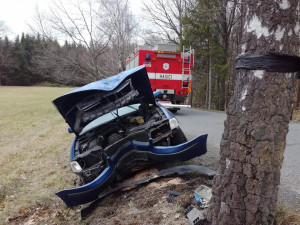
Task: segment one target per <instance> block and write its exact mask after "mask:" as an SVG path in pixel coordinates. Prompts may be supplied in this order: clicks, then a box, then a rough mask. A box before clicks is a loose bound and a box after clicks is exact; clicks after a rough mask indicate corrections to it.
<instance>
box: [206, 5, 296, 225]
mask: <svg viewBox="0 0 300 225" xmlns="http://www.w3.org/2000/svg"><path fill="white" fill-rule="evenodd" d="M244 4H245V7H246V9H247V10H246V12H247V14H246V24H245V27H244V28H245V29H244V30H243V46H242V49H243V53H248V54H259V55H260V56H261V54H265V53H286V54H289V55H296V54H298V53H299V29H300V28H299V0H289V1H277V0H271V1H255V0H248V1H245V3H244ZM266 12H268V13H266ZM285 57H286V56H285ZM268 60H269V59H268ZM285 60H286V59H285ZM248 65H249V67H251V66H252V65H250V64H248ZM264 65H266V64H264ZM243 68H245V67H243ZM247 68H248V67H247ZM294 84H295V73H278V71H277V72H266V71H265V70H258V69H256V68H253V69H250V68H249V69H248V70H247V69H240V70H239V71H238V73H237V77H236V84H235V89H234V94H233V96H232V98H231V100H230V103H229V107H228V112H227V119H226V121H225V131H224V134H223V137H222V142H221V158H220V166H219V170H218V172H219V175H218V176H217V177H216V178H215V181H214V188H213V198H212V203H211V208H210V213H209V220H210V221H211V222H212V224H224V225H226V224H243V225H248V224H249V225H250V224H251V225H252V224H273V223H274V218H275V212H276V203H277V194H278V186H279V183H280V169H281V166H282V162H283V153H284V149H285V146H286V135H287V132H288V124H289V119H290V116H291V112H292V102H293V97H294V88H295V87H294Z"/></svg>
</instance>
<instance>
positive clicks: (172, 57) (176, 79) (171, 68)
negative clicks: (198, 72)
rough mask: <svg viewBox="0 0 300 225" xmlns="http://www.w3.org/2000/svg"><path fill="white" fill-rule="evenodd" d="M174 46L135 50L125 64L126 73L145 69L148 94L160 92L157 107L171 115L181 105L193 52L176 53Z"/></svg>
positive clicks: (166, 45)
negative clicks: (159, 104)
mask: <svg viewBox="0 0 300 225" xmlns="http://www.w3.org/2000/svg"><path fill="white" fill-rule="evenodd" d="M177 47H178V46H177V45H174V44H158V45H157V46H156V47H154V48H153V49H151V50H150V49H147V48H146V47H145V48H143V49H139V50H138V51H136V52H135V53H134V54H133V55H131V56H130V57H129V59H128V60H127V61H126V70H128V69H132V68H134V67H137V66H141V65H145V66H146V70H147V72H148V76H149V80H150V83H151V87H152V91H153V92H154V91H161V93H162V95H161V97H160V99H159V100H160V103H161V104H162V105H164V106H165V107H166V108H169V109H170V110H171V111H173V112H176V111H177V110H179V109H180V108H186V107H190V105H185V104H184V103H185V102H186V99H187V95H188V93H189V92H190V85H191V79H192V70H193V56H194V51H193V49H191V48H190V49H189V50H188V51H185V49H184V48H183V52H178V51H177Z"/></svg>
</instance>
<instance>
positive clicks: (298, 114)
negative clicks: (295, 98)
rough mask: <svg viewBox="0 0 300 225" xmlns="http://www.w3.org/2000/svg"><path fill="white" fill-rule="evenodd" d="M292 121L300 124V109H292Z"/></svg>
mask: <svg viewBox="0 0 300 225" xmlns="http://www.w3.org/2000/svg"><path fill="white" fill-rule="evenodd" d="M293 121H297V122H300V109H294V112H293Z"/></svg>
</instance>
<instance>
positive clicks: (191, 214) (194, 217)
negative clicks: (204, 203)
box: [185, 205, 205, 225]
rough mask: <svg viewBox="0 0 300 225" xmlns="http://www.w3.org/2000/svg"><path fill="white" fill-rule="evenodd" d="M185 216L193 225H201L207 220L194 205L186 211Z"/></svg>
mask: <svg viewBox="0 0 300 225" xmlns="http://www.w3.org/2000/svg"><path fill="white" fill-rule="evenodd" d="M185 214H186V216H187V218H188V219H189V221H190V224H192V225H200V224H201V223H202V222H203V221H204V220H205V217H204V214H203V212H200V211H199V210H198V209H197V208H196V207H195V206H193V205H191V206H189V207H188V208H187V209H186V211H185Z"/></svg>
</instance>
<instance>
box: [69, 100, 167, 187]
mask: <svg viewBox="0 0 300 225" xmlns="http://www.w3.org/2000/svg"><path fill="white" fill-rule="evenodd" d="M125 107H130V106H125ZM123 109H124V107H123ZM125 109H126V108H125ZM111 113H113V114H114V115H115V116H116V118H115V119H114V120H112V121H110V122H108V123H105V124H101V125H99V126H96V127H95V128H93V129H91V130H89V131H87V132H85V133H83V134H81V135H80V136H79V137H78V138H77V141H76V143H75V148H74V155H75V158H74V160H73V161H77V163H78V164H79V165H80V167H81V168H82V170H81V171H79V172H75V171H74V172H75V173H76V174H78V175H79V176H80V177H81V183H82V184H85V183H88V182H91V181H92V180H93V179H95V178H96V177H97V176H98V175H99V174H101V172H102V171H103V170H104V169H105V168H106V167H107V166H108V165H109V161H108V159H109V158H110V157H112V156H113V155H114V154H115V153H116V151H118V150H119V149H120V148H122V146H124V145H125V144H126V143H128V142H131V141H139V142H149V141H151V142H152V144H153V145H154V146H169V145H170V136H171V134H172V130H171V128H170V124H169V119H168V118H167V117H166V116H165V114H164V113H163V112H162V110H161V109H160V108H159V107H157V106H156V105H149V104H144V103H143V104H139V106H138V107H136V110H135V111H133V112H132V111H131V112H130V113H128V114H125V115H122V116H120V115H118V110H116V112H111Z"/></svg>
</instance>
